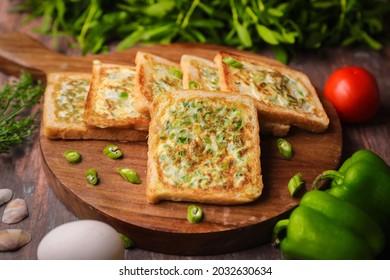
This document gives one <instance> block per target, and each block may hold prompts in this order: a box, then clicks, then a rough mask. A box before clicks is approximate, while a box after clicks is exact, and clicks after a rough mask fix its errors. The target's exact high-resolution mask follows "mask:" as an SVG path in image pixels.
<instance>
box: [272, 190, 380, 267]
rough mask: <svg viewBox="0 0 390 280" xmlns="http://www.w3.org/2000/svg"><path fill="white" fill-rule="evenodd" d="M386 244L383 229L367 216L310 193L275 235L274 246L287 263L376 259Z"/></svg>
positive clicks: (346, 204)
mask: <svg viewBox="0 0 390 280" xmlns="http://www.w3.org/2000/svg"><path fill="white" fill-rule="evenodd" d="M282 233H285V236H284V238H282V239H281V236H282ZM384 243H385V238H384V235H383V232H382V230H381V228H380V227H379V225H378V224H377V223H376V222H375V221H374V220H373V219H372V218H371V217H370V216H369V215H368V214H367V213H366V212H364V211H363V210H361V209H359V208H358V207H356V206H355V205H354V204H352V203H350V202H347V201H344V200H342V199H339V198H336V197H334V196H332V195H330V194H329V193H327V192H324V191H319V190H312V191H309V192H307V193H306V194H305V195H304V196H303V197H302V200H301V202H300V204H299V206H298V207H297V208H295V209H294V210H293V211H292V213H291V215H290V218H289V219H284V220H280V221H278V222H277V223H276V225H275V227H274V231H273V244H274V245H280V249H281V250H282V252H283V254H284V256H285V257H286V258H287V259H326V260H338V259H373V258H374V257H375V256H377V255H378V254H379V253H380V252H381V251H382V250H383V248H384Z"/></svg>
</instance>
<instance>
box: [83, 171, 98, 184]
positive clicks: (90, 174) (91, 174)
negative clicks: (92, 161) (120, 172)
mask: <svg viewBox="0 0 390 280" xmlns="http://www.w3.org/2000/svg"><path fill="white" fill-rule="evenodd" d="M85 179H87V182H88V184H91V185H96V184H97V183H98V181H99V177H98V173H97V171H96V169H95V168H90V169H88V170H87V172H85Z"/></svg>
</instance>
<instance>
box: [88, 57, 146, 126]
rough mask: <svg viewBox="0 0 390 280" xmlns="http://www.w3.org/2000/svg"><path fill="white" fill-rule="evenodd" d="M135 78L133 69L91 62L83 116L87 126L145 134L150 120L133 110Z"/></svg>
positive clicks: (96, 61) (125, 66)
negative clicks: (140, 131)
mask: <svg viewBox="0 0 390 280" xmlns="http://www.w3.org/2000/svg"><path fill="white" fill-rule="evenodd" d="M134 77H135V68H134V67H132V66H127V65H119V64H111V63H102V62H101V61H99V60H95V61H94V63H93V66H92V81H91V87H90V89H89V93H88V96H87V101H86V104H85V112H84V118H85V122H86V123H87V125H88V126H94V127H99V128H108V127H110V128H131V129H137V130H142V131H147V130H148V128H149V121H150V119H149V116H147V115H143V114H140V113H139V112H138V111H137V110H136V109H135V106H134V101H135V94H134Z"/></svg>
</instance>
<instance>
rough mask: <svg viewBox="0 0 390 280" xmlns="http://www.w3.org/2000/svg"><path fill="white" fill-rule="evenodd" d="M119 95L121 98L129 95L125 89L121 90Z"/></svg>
mask: <svg viewBox="0 0 390 280" xmlns="http://www.w3.org/2000/svg"><path fill="white" fill-rule="evenodd" d="M119 97H120V98H122V99H127V98H128V97H129V94H128V93H127V92H125V91H122V92H121V93H120V94H119Z"/></svg>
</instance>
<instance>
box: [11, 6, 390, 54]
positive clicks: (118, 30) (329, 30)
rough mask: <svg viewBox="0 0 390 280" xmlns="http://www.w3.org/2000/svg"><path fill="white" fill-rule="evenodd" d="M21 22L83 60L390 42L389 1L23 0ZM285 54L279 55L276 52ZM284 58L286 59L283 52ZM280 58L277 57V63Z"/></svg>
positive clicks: (17, 9)
mask: <svg viewBox="0 0 390 280" xmlns="http://www.w3.org/2000/svg"><path fill="white" fill-rule="evenodd" d="M20 3H21V4H20V5H18V6H16V7H15V9H14V11H15V12H19V13H22V12H24V13H26V14H27V15H26V17H25V18H24V19H23V20H22V23H25V22H28V21H31V20H32V19H35V18H42V24H41V26H40V27H39V28H37V29H36V31H37V32H40V33H42V34H48V35H52V36H53V40H54V45H58V40H59V38H60V37H61V36H67V37H72V38H74V39H75V40H76V42H77V44H78V47H79V48H80V49H81V50H82V53H83V54H86V53H88V52H91V53H98V52H105V51H107V50H108V49H109V46H110V45H111V44H113V43H114V44H116V45H117V47H118V49H119V50H123V49H126V48H129V47H132V46H134V45H135V44H154V43H169V42H175V41H176V42H207V43H209V44H224V45H228V46H231V47H235V48H238V49H248V50H255V51H256V50H261V49H262V48H263V47H264V46H267V45H271V46H280V48H288V49H290V50H291V49H292V48H303V49H320V48H322V47H326V46H344V45H350V44H361V45H366V46H368V47H370V48H372V49H374V50H378V49H380V48H381V47H382V46H383V44H384V42H387V41H388V39H389V34H390V33H389V32H388V30H386V24H385V22H386V19H387V16H388V13H389V11H390V2H389V1H387V0H372V1H366V0H342V1H340V0H316V1H314V0H313V1H306V0H295V1H286V0H272V1H260V0H259V1H247V0H245V1H234V0H229V1H226V0H214V1H208V2H207V3H202V1H200V0H183V1H176V0H154V1H135V0H119V1H114V2H112V1H111V2H110V1H100V0H91V1H79V0H56V1H47V0H25V1H20ZM279 53H280V52H279ZM285 54H288V53H287V52H285ZM277 58H279V57H277Z"/></svg>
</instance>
